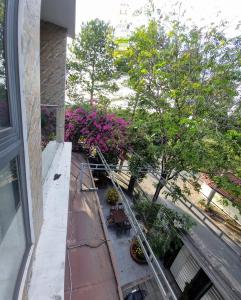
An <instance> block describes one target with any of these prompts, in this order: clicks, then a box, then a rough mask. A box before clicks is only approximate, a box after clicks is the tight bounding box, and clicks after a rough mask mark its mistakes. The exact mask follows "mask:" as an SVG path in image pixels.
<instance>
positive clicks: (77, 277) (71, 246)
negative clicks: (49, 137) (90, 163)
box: [65, 153, 122, 300]
mask: <svg viewBox="0 0 241 300" xmlns="http://www.w3.org/2000/svg"><path fill="white" fill-rule="evenodd" d="M85 162H86V161H85V159H84V157H83V156H82V155H80V154H77V153H73V154H72V162H71V180H70V202H69V216H68V234H67V250H66V264H65V299H66V300H70V299H71V300H77V299H78V300H79V299H91V300H102V299H103V300H115V299H122V295H121V289H120V286H119V283H118V278H117V273H116V271H115V265H114V262H113V256H112V251H111V246H110V244H109V241H107V239H108V237H107V233H106V232H105V227H104V226H103V222H104V218H103V215H102V212H101V209H100V205H99V199H98V196H97V193H96V192H95V191H81V192H80V176H79V174H80V170H79V168H80V163H85ZM83 182H84V183H85V184H86V185H88V186H93V185H92V179H91V176H90V171H89V170H88V169H85V173H84V176H83Z"/></svg>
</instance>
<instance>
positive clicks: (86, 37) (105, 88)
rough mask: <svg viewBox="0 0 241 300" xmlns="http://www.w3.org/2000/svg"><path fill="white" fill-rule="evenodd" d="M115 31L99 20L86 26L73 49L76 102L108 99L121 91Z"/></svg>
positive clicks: (70, 67)
mask: <svg viewBox="0 0 241 300" xmlns="http://www.w3.org/2000/svg"><path fill="white" fill-rule="evenodd" d="M115 48H116V45H115V43H114V39H113V28H112V27H111V26H110V25H109V24H108V23H105V22H104V21H101V20H99V19H95V20H91V21H89V22H87V23H86V24H82V27H81V32H80V34H79V35H78V37H77V38H76V39H75V40H74V41H73V43H72V45H71V47H70V58H69V60H68V71H69V74H68V91H69V96H70V98H72V99H73V100H77V98H84V97H85V95H86V94H87V95H88V96H89V99H90V100H92V99H94V98H95V97H100V96H102V97H103V96H106V93H108V92H114V91H116V90H117V89H118V87H117V85H116V83H115V79H116V78H117V74H118V72H117V71H116V67H115V63H114V51H115Z"/></svg>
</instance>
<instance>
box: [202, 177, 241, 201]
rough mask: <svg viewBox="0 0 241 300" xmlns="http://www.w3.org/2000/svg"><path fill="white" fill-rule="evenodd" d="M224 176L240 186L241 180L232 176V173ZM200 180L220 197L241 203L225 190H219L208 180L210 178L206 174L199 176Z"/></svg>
mask: <svg viewBox="0 0 241 300" xmlns="http://www.w3.org/2000/svg"><path fill="white" fill-rule="evenodd" d="M226 176H227V177H228V178H229V180H230V181H231V182H232V183H234V184H236V185H239V186H241V179H240V178H238V177H237V176H235V175H233V174H232V173H230V172H229V173H226ZM201 180H202V181H204V182H205V183H206V184H207V185H209V186H210V187H211V188H212V189H213V190H215V191H216V192H217V193H219V194H220V195H222V196H223V197H225V198H227V199H229V200H231V201H241V199H240V198H237V197H235V196H234V195H233V194H232V193H230V192H228V191H227V190H225V189H223V188H220V187H218V186H217V184H216V183H215V182H214V181H212V180H211V179H210V177H209V176H208V175H206V174H202V175H201Z"/></svg>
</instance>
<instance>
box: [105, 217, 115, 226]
mask: <svg viewBox="0 0 241 300" xmlns="http://www.w3.org/2000/svg"><path fill="white" fill-rule="evenodd" d="M113 224H114V220H113V219H112V216H111V215H109V216H108V217H107V218H106V225H107V226H109V225H113Z"/></svg>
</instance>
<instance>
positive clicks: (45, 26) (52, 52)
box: [40, 21, 67, 104]
mask: <svg viewBox="0 0 241 300" xmlns="http://www.w3.org/2000/svg"><path fill="white" fill-rule="evenodd" d="M66 42H67V30H66V29H65V28H62V27H59V26H57V25H54V24H52V23H48V22H43V21H41V39H40V44H41V56H40V61H41V66H40V70H41V73H40V78H41V102H42V103H44V104H61V103H62V104H63V103H64V100H65V61H66Z"/></svg>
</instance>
